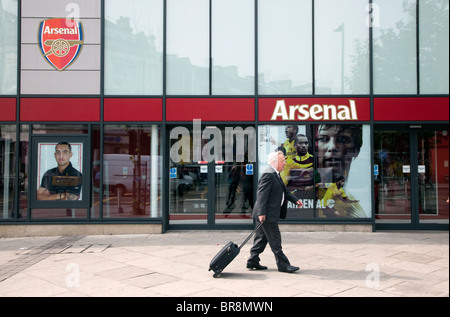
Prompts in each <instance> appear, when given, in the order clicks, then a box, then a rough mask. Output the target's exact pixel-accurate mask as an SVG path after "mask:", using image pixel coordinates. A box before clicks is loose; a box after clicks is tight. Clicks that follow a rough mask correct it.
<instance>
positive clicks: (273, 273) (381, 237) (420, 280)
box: [0, 231, 449, 298]
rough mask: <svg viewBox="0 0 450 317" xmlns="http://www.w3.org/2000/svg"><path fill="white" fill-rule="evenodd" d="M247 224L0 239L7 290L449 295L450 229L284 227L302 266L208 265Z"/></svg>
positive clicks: (2, 292)
mask: <svg viewBox="0 0 450 317" xmlns="http://www.w3.org/2000/svg"><path fill="white" fill-rule="evenodd" d="M248 234H249V231H172V232H168V233H165V234H150V235H146V234H136V235H107V236H105V235H103V236H68V237H33V238H2V239H0V297H8V296H9V297H19V296H20V297H30V296H33V297H34V296H39V297H53V296H54V297H75V296H76V297H78V296H81V297H83V296H87V297H100V296H102V297H104V296H106V297H113V296H120V297H122V296H124V297H125V296H131V297H141V296H145V297H146V296H149V297H163V296H164V297H220V298H226V297H242V298H244V297H247V298H250V297H251V298H255V297H350V296H352V297H353V296H358V297H375V296H381V297H413V296H414V297H448V296H449V233H448V232H374V233H359V232H283V233H282V238H283V249H284V251H285V253H286V255H287V256H288V258H289V259H290V261H291V263H292V264H293V265H297V266H300V271H298V272H297V273H292V274H289V273H280V272H278V271H277V270H276V266H275V259H274V256H273V254H272V252H271V251H270V249H269V248H267V249H266V251H265V252H264V253H263V254H262V256H261V259H262V261H261V263H262V264H263V265H267V266H268V267H269V269H268V270H265V271H248V270H247V269H246V268H245V264H246V258H247V256H248V254H249V249H250V246H251V242H249V243H248V244H247V245H246V246H245V247H244V248H243V249H242V251H241V253H240V254H239V255H238V257H237V258H236V259H235V260H234V261H233V262H232V263H231V264H230V265H229V266H228V267H227V268H226V269H225V271H224V272H223V273H222V274H221V275H220V276H219V278H213V277H212V275H213V274H212V272H208V266H209V262H210V261H211V259H212V258H213V256H214V255H215V254H216V253H217V252H218V251H219V250H220V249H221V248H222V246H223V245H224V244H225V243H226V242H228V241H229V240H233V241H235V242H236V243H240V242H241V241H243V240H244V239H245V237H246V236H247V235H248Z"/></svg>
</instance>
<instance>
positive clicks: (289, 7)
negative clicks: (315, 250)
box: [0, 0, 449, 225]
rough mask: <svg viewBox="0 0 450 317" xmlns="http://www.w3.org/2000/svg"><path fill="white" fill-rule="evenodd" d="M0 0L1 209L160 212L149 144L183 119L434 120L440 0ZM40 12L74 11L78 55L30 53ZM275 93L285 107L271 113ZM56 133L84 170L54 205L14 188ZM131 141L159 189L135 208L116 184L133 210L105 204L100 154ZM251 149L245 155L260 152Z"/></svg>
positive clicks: (370, 217) (276, 122) (153, 147)
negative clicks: (327, 112)
mask: <svg viewBox="0 0 450 317" xmlns="http://www.w3.org/2000/svg"><path fill="white" fill-rule="evenodd" d="M0 4H1V6H0V25H1V30H2V31H1V32H0V110H1V111H0V129H1V133H2V138H1V142H2V143H1V144H2V152H1V154H2V161H1V171H2V178H3V183H2V188H1V192H0V197H2V214H1V215H2V217H0V221H2V222H14V223H15V222H21V221H30V220H33V219H41V220H46V221H47V220H48V219H50V220H51V221H56V222H58V221H68V220H70V221H86V220H88V221H90V222H101V221H108V220H111V219H117V218H118V219H121V220H124V221H144V222H145V221H147V222H148V221H156V222H157V223H161V222H162V223H164V225H167V222H168V221H169V218H170V214H171V212H172V210H171V204H170V202H169V200H170V199H171V197H172V196H171V193H170V185H171V183H170V181H168V180H166V178H168V174H169V172H168V171H169V168H170V162H168V161H164V160H159V159H156V158H157V157H164V155H165V154H168V153H169V149H170V145H171V143H170V137H169V133H170V131H171V130H172V129H174V128H175V127H177V126H180V125H184V126H186V125H190V126H193V120H194V119H200V120H202V122H203V123H204V124H209V123H211V124H216V123H220V124H223V125H228V126H230V127H238V126H247V125H251V126H252V127H254V128H255V131H257V133H258V135H260V133H261V132H260V131H262V130H264V129H270V128H271V127H272V128H273V129H281V130H283V129H284V128H285V127H286V126H287V125H289V124H291V123H296V124H299V125H302V126H303V127H305V129H306V130H310V131H315V129H316V127H317V126H318V125H320V124H322V123H329V122H333V123H337V124H343V125H347V124H350V123H351V124H357V125H360V126H364V129H365V131H367V132H366V136H365V137H366V138H367V140H368V141H370V140H371V138H372V135H373V131H374V129H375V128H376V127H377V126H378V125H390V124H392V125H398V124H406V125H414V124H441V125H443V126H444V130H445V129H446V127H448V117H449V115H448V104H449V99H448V96H449V90H448V89H449V88H448V87H449V71H448V69H449V65H448V60H449V58H448V57H449V49H448V43H449V40H448V38H449V34H448V30H449V27H448V25H449V18H448V16H449V15H448V11H449V3H448V0H439V1H436V0H433V1H431V0H420V1H418V0H417V1H416V0H406V1H399V0H398V1H387V0H386V1H385V0H379V1H371V2H369V1H361V0H352V1H336V0H326V1H314V0H304V1H292V0H277V1H273V0H245V1H243V0H189V1H186V0H152V1H144V0H132V1H123V0H104V1H102V0H77V1H68V0H67V1H60V0H22V1H13V0H2V1H1V2H0ZM56 18H61V19H63V20H67V21H69V24H72V23H73V22H74V21H77V22H80V24H81V25H82V30H83V37H82V39H80V40H78V44H77V43H75V42H76V41H75V42H73V41H74V40H73V39H72V40H71V41H72V42H71V43H72V44H70V47H78V49H79V51H78V55H77V56H78V57H77V58H76V59H75V60H74V61H73V62H72V63H71V64H70V65H69V66H68V67H67V68H64V69H63V70H61V69H58V68H57V67H55V66H53V65H51V63H50V62H49V60H47V58H49V59H50V57H49V56H53V57H51V58H52V59H51V60H58V59H57V58H56V55H57V53H55V51H54V52H53V53H52V52H50V53H49V54H48V55H47V58H46V56H44V55H46V54H45V52H47V51H48V50H49V47H50V45H45V46H42V42H45V39H44V37H45V36H49V35H48V34H47V35H45V34H39V25H40V23H41V22H42V21H44V20H47V19H56ZM43 36H44V37H43ZM40 38H41V39H43V40H41V46H40V42H39V39H40ZM51 39H52V40H55V39H57V37H51ZM68 41H69V40H68ZM80 42H81V44H80ZM48 43H50V42H48ZM62 43H63V44H64V43H68V42H64V41H62ZM74 43H75V44H74ZM52 49H53V47H52ZM71 49H72V48H71ZM42 50H44V52H43V51H42ZM58 61H59V60H58ZM351 100H353V101H356V104H357V112H358V116H357V117H348V118H347V117H345V116H343V117H341V118H328V117H326V116H323V115H322V114H321V113H320V112H314V111H315V110H313V112H311V111H310V112H309V116H308V117H306V116H305V113H306V112H305V113H300V112H298V109H301V107H300V106H302V105H305V104H307V105H309V106H314V105H321V106H323V105H335V106H339V105H349V104H350V102H351ZM281 101H283V102H284V103H285V105H286V106H288V107H289V106H294V108H290V109H292V110H289V109H287V110H286V111H287V112H286V113H285V114H280V115H278V116H274V111H275V110H276V109H277V105H278V102H281ZM295 106H298V107H297V108H295ZM309 109H310V108H309ZM291 111H292V112H291ZM281 130H280V131H281ZM311 134H313V132H311ZM66 137H71V138H74V140H75V141H76V142H82V143H83V144H84V145H85V149H86V152H84V154H83V155H85V156H86V161H87V162H88V163H87V164H86V165H85V166H84V174H85V175H86V176H87V177H88V178H89V181H87V183H86V184H87V187H88V189H87V190H88V191H87V192H84V198H85V199H87V198H88V197H89V200H84V201H83V202H82V203H81V202H80V203H79V204H76V203H75V204H74V205H71V206H70V207H71V208H70V209H73V210H72V211H70V212H69V211H67V210H66V209H67V208H65V207H67V206H66V205H64V204H62V203H60V204H57V205H45V204H41V203H40V202H37V201H36V199H35V197H34V194H31V193H30V192H32V191H34V187H35V186H36V187H38V185H39V180H37V179H36V174H37V171H36V168H37V167H36V165H35V162H34V159H37V158H39V154H38V153H35V150H36V149H37V148H38V146H39V145H40V144H41V143H42V142H47V141H50V142H53V141H57V140H60V139H62V138H66ZM261 142H262V141H261V140H258V141H257V146H258V147H261ZM144 143H145V145H143V144H144ZM366 143H367V142H366ZM136 144H138V145H139V146H142V148H143V149H145V150H143V151H145V154H142V153H140V154H139V155H141V154H142V155H147V156H150V157H152V156H153V157H154V159H155V160H154V163H156V164H159V165H158V171H156V170H153V171H152V170H151V169H150V170H148V171H147V170H146V173H148V174H146V175H145V178H144V179H152V180H153V183H152V182H150V187H149V191H150V192H151V193H152V194H150V192H149V193H146V195H147V194H148V195H156V197H161V199H160V200H159V202H158V203H157V204H153V205H148V206H147V207H142V208H143V209H144V213H143V214H142V212H141V208H140V207H137V206H136V205H135V204H134V205H133V201H135V197H133V199H131V198H130V199H129V201H127V202H126V201H125V200H122V203H123V204H128V205H127V206H128V207H129V209H130V210H134V211H136V210H137V211H138V212H133V213H131V214H126V215H124V214H120V215H116V216H111V214H110V211H111V210H110V208H112V207H113V204H112V202H111V201H112V200H111V199H110V198H111V196H110V195H111V193H115V195H117V187H114V185H113V184H111V183H110V181H111V179H112V178H113V177H112V174H111V175H110V174H109V173H110V171H109V170H108V166H107V164H105V161H104V159H103V160H102V157H104V156H102V155H111V154H113V155H116V154H117V155H124V154H126V155H130V156H133V155H137V152H135V149H136ZM131 145H133V146H131ZM314 146H315V145H314V144H312V145H311V147H314ZM372 151H373V149H372V148H371V147H369V148H368V152H367V153H366V156H365V163H364V164H365V169H366V172H367V177H368V178H369V179H367V180H366V183H364V185H365V186H364V187H365V188H366V189H365V191H364V196H365V197H366V198H365V199H366V204H367V206H369V207H367V208H365V209H366V210H365V211H366V217H363V218H364V221H365V222H367V223H373V222H374V218H375V216H374V210H373V206H374V202H373V197H374V195H373V192H372V191H373V184H372V179H370V177H371V171H372V168H373V166H372V157H373V153H372ZM87 156H88V157H87ZM51 159H53V158H51ZM132 160H135V159H134V158H133V159H132ZM254 163H255V167H256V170H257V171H258V169H259V168H261V169H262V167H263V165H264V164H263V163H262V162H261V161H256V162H254ZM149 164H150V163H149ZM447 166H448V165H447ZM261 169H260V170H261ZM130 170H131V167H130V169H128V168H125V166H122V171H121V174H120V175H121V177H122V178H126V177H128V178H129V177H131V175H130V173H131V172H129V171H130ZM139 176H140V177H141V175H139ZM147 177H148V178H147ZM440 177H444V176H440ZM444 178H445V177H444ZM159 179H161V181H159ZM447 183H448V179H447ZM6 184H8V185H6ZM254 184H255V185H256V181H255V183H254ZM146 186H147V185H146ZM152 186H153V187H152ZM101 187H103V188H104V189H107V191H101V190H100V188H101ZM109 190H112V191H109ZM149 197H153V198H154V197H155V196H149ZM115 199H117V197H116V196H114V201H116V200H115ZM17 202H18V203H17ZM146 203H147V202H146ZM144 204H145V203H144ZM49 206H50V207H49ZM46 208H50V210H51V212H50V213H48V212H46V210H47V209H46ZM115 208H117V205H115ZM136 208H137V209H136ZM447 209H448V207H447ZM119 210H121V209H120V208H119ZM125 210H126V209H125ZM67 217H68V218H69V219H67ZM313 218H314V219H313V220H315V221H319V222H320V221H322V220H324V219H320V217H313ZM63 219H64V220H63ZM297 220H298V219H297ZM309 220H311V219H309ZM341 220H343V221H352V220H354V219H350V218H345V219H341Z"/></svg>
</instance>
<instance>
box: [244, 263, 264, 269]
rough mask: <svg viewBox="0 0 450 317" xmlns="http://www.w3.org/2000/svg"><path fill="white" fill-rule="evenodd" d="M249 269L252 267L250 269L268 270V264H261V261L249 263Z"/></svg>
mask: <svg viewBox="0 0 450 317" xmlns="http://www.w3.org/2000/svg"><path fill="white" fill-rule="evenodd" d="M247 269H250V270H267V266H264V265H261V264H259V263H257V264H247Z"/></svg>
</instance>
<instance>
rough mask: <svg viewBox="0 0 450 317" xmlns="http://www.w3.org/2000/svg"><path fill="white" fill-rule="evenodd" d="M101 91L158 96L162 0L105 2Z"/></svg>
mask: <svg viewBox="0 0 450 317" xmlns="http://www.w3.org/2000/svg"><path fill="white" fill-rule="evenodd" d="M105 17H106V20H105V94H107V95H161V94H162V86H163V85H162V81H163V75H162V69H163V1H162V0H150V1H149V0H129V1H122V0H108V1H105Z"/></svg>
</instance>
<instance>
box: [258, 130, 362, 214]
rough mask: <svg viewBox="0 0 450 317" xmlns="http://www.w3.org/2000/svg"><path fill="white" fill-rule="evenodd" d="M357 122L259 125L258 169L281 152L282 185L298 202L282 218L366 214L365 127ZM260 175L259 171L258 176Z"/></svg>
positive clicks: (266, 164)
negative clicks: (271, 155)
mask: <svg viewBox="0 0 450 317" xmlns="http://www.w3.org/2000/svg"><path fill="white" fill-rule="evenodd" d="M369 128H370V127H369V125H363V124H334V123H333V124H317V125H301V124H288V125H264V126H260V127H259V130H258V133H259V149H258V151H259V152H258V153H259V154H258V160H259V161H258V163H259V171H260V173H261V172H262V171H263V170H264V169H265V168H266V167H267V166H268V163H267V155H268V154H269V153H270V152H273V151H282V152H283V153H284V154H285V157H286V162H287V164H286V167H285V169H284V171H283V172H281V173H280V174H281V178H282V180H283V182H284V184H285V186H286V188H287V189H288V190H289V191H291V193H293V194H294V195H295V196H296V197H298V198H299V199H301V200H302V201H303V207H302V208H297V206H295V205H294V204H291V203H288V213H287V218H317V217H319V218H370V217H371V189H370V182H369V181H368V180H370V177H371V174H370V129H369ZM260 176H261V175H260Z"/></svg>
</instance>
